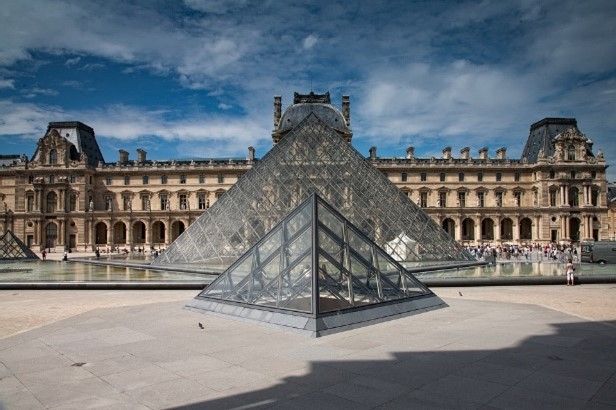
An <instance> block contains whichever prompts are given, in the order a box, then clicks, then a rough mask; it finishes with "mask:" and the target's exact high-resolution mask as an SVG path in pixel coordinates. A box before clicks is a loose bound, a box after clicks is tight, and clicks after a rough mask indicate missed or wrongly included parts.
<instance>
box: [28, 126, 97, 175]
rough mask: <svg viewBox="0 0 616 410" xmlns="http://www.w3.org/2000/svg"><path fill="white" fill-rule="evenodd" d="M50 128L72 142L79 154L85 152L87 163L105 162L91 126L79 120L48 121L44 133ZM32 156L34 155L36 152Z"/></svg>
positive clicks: (91, 164)
mask: <svg viewBox="0 0 616 410" xmlns="http://www.w3.org/2000/svg"><path fill="white" fill-rule="evenodd" d="M52 130H56V131H57V132H58V133H59V134H60V135H61V136H62V137H64V138H66V139H67V140H68V141H69V142H70V143H71V144H73V145H74V146H75V148H76V149H77V152H78V153H79V154H82V153H85V155H86V156H87V158H88V165H90V166H93V167H95V166H96V165H97V164H98V163H99V162H101V163H105V159H104V158H103V154H102V153H101V150H100V147H99V146H98V142H96V137H95V135H94V129H92V127H90V126H88V125H86V124H84V123H82V122H79V121H61V122H50V123H49V125H48V126H47V132H46V133H45V135H48V134H49V133H50V132H51V131H52ZM34 156H36V153H35V155H34Z"/></svg>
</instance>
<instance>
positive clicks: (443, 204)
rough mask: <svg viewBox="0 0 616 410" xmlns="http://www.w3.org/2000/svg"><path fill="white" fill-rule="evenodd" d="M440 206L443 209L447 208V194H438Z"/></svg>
mask: <svg viewBox="0 0 616 410" xmlns="http://www.w3.org/2000/svg"><path fill="white" fill-rule="evenodd" d="M438 206H440V207H441V208H446V207H447V192H439V193H438Z"/></svg>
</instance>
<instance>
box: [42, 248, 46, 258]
mask: <svg viewBox="0 0 616 410" xmlns="http://www.w3.org/2000/svg"><path fill="white" fill-rule="evenodd" d="M42 256H43V260H46V259H47V252H45V249H43V252H42Z"/></svg>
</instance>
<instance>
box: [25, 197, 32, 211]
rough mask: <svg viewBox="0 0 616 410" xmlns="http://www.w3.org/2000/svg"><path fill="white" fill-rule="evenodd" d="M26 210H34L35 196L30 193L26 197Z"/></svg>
mask: <svg viewBox="0 0 616 410" xmlns="http://www.w3.org/2000/svg"><path fill="white" fill-rule="evenodd" d="M26 210H27V211H28V212H32V211H33V210H34V196H32V195H28V196H27V197H26Z"/></svg>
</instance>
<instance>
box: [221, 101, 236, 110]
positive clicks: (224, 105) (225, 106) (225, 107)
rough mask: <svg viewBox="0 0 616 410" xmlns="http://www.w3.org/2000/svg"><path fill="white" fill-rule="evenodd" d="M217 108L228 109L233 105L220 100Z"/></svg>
mask: <svg viewBox="0 0 616 410" xmlns="http://www.w3.org/2000/svg"><path fill="white" fill-rule="evenodd" d="M218 108H220V109H221V110H230V109H231V108H233V106H232V105H231V104H225V103H222V102H221V103H219V104H218Z"/></svg>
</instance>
